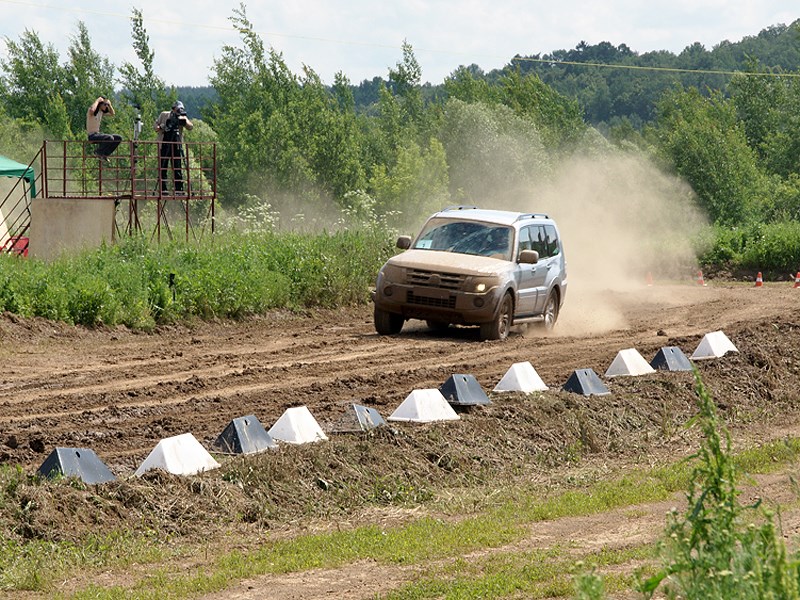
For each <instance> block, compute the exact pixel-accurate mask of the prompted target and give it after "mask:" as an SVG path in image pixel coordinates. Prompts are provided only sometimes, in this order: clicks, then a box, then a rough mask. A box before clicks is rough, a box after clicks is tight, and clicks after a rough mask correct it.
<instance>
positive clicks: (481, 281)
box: [466, 277, 498, 294]
mask: <svg viewBox="0 0 800 600" xmlns="http://www.w3.org/2000/svg"><path fill="white" fill-rule="evenodd" d="M497 284H498V282H497V279H496V278H495V277H470V278H469V279H468V280H467V281H466V291H468V292H472V293H475V294H483V293H484V292H488V291H489V290H491V289H492V288H493V287H495V286H496V285H497Z"/></svg>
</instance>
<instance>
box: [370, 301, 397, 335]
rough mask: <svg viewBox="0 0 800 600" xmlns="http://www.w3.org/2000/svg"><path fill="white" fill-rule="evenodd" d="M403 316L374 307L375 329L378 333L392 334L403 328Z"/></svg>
mask: <svg viewBox="0 0 800 600" xmlns="http://www.w3.org/2000/svg"><path fill="white" fill-rule="evenodd" d="M403 321H404V319H403V316H402V315H397V314H395V313H390V312H387V311H385V310H381V309H380V308H378V307H377V306H376V307H375V331H377V332H378V334H379V335H394V334H395V333H400V330H401V329H402V328H403Z"/></svg>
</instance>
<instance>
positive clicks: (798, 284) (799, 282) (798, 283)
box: [794, 271, 800, 289]
mask: <svg viewBox="0 0 800 600" xmlns="http://www.w3.org/2000/svg"><path fill="white" fill-rule="evenodd" d="M794 287H795V289H797V288H800V271H798V272H797V275H795V278H794Z"/></svg>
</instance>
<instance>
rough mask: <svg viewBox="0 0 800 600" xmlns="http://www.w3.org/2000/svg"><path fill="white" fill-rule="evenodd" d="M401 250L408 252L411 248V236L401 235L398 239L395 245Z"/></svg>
mask: <svg viewBox="0 0 800 600" xmlns="http://www.w3.org/2000/svg"><path fill="white" fill-rule="evenodd" d="M395 245H396V246H397V247H398V248H400V249H401V250H408V249H409V248H411V236H408V235H401V236H400V237H399V238H397V244H395Z"/></svg>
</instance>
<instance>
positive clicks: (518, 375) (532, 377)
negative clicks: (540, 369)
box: [492, 361, 549, 394]
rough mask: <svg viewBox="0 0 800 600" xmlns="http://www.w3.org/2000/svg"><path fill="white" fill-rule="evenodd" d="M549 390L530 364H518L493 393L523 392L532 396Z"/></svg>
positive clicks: (512, 367) (514, 365)
mask: <svg viewBox="0 0 800 600" xmlns="http://www.w3.org/2000/svg"><path fill="white" fill-rule="evenodd" d="M547 389H549V388H548V387H547V386H546V385H545V383H544V381H542V378H541V377H539V374H538V373H537V372H536V369H534V368H533V365H532V364H531V363H530V362H528V361H525V362H518V363H514V364H513V365H511V367H510V368H509V369H508V371H506V374H505V375H503V378H502V379H501V380H500V381H499V382H498V383H497V385H496V386H494V389H493V390H492V391H493V392H522V393H523V394H530V393H532V392H543V391H545V390H547Z"/></svg>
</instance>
